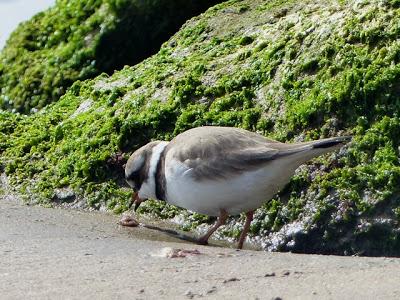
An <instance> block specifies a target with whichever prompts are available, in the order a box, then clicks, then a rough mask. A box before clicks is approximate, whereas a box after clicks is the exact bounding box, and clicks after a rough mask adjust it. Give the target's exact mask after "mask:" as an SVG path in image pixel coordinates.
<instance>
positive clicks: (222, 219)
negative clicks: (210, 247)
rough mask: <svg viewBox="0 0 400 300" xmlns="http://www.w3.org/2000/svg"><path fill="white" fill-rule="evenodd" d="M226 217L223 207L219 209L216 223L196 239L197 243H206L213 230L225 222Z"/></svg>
mask: <svg viewBox="0 0 400 300" xmlns="http://www.w3.org/2000/svg"><path fill="white" fill-rule="evenodd" d="M226 219H228V213H227V212H226V211H225V210H224V209H221V211H220V214H219V218H218V220H217V223H215V225H214V226H213V227H211V228H210V229H209V230H208V231H207V233H206V234H205V235H203V236H202V237H201V238H200V239H199V240H198V241H197V243H198V244H200V245H207V244H208V239H209V238H210V236H211V235H212V234H213V233H214V232H215V230H217V229H218V228H219V227H220V226H222V225H224V224H225V222H226Z"/></svg>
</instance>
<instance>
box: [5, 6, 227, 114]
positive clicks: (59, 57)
mask: <svg viewBox="0 0 400 300" xmlns="http://www.w3.org/2000/svg"><path fill="white" fill-rule="evenodd" d="M219 2H221V1H217V0H206V1H196V0H193V1H187V0H181V1H175V2H173V3H172V2H170V1H165V0H158V1H145V2H143V1H137V0H122V1H117V0H90V1H77V0H74V1H66V0H59V1H57V3H56V5H55V6H54V7H52V8H50V9H49V10H47V11H45V12H42V13H39V14H37V15H36V16H35V17H33V18H32V19H31V20H29V21H27V22H25V23H23V24H21V25H20V26H19V27H18V29H17V30H16V31H15V32H13V34H12V35H11V37H10V38H9V40H8V41H7V45H6V47H5V48H4V49H3V50H2V52H1V55H0V75H1V76H0V86H1V87H2V88H1V93H0V108H3V109H9V110H14V111H18V112H21V113H30V112H35V111H36V110H37V109H41V108H43V107H44V106H46V105H47V104H49V103H51V102H54V101H57V100H58V99H59V98H60V96H61V95H63V94H64V93H65V92H66V90H67V88H68V87H70V86H71V85H72V83H74V82H75V81H76V80H83V79H87V78H93V77H95V76H97V75H98V74H100V73H102V72H107V73H109V74H111V73H112V72H114V70H118V69H120V68H122V67H123V66H124V65H133V64H135V63H137V62H140V61H141V60H143V59H144V58H146V57H148V56H150V55H151V54H153V53H155V52H157V51H158V49H159V47H160V45H161V44H162V43H163V42H164V41H165V40H167V38H168V37H169V36H170V35H171V34H172V33H173V32H175V31H176V30H177V29H178V28H179V27H180V26H181V25H182V23H183V22H184V21H186V20H187V19H189V18H191V17H192V16H194V15H196V14H198V13H200V12H202V11H204V10H205V9H207V8H208V7H210V6H212V5H214V4H217V3H219ZM127 36H129V38H126V37H127Z"/></svg>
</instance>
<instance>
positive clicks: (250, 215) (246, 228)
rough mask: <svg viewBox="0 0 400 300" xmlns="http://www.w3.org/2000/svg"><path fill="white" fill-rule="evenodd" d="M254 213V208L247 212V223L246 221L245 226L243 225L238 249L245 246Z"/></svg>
mask: <svg viewBox="0 0 400 300" xmlns="http://www.w3.org/2000/svg"><path fill="white" fill-rule="evenodd" d="M253 214H254V210H252V211H249V212H247V213H246V223H244V227H243V230H242V233H241V235H240V238H239V243H238V246H237V248H238V249H242V248H243V243H244V240H245V239H246V236H247V233H248V232H249V229H250V224H251V221H253Z"/></svg>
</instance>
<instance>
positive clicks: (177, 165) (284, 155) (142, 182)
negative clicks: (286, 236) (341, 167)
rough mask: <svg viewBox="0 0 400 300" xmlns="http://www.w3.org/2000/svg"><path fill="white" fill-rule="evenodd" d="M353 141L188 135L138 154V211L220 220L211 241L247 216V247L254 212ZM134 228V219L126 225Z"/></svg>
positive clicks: (224, 130) (133, 166)
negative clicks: (161, 208) (151, 207)
mask: <svg viewBox="0 0 400 300" xmlns="http://www.w3.org/2000/svg"><path fill="white" fill-rule="evenodd" d="M350 139H351V137H348V136H343V137H333V138H327V139H320V140H316V141H310V142H301V143H290V144H288V143H281V142H278V141H275V140H272V139H268V138H265V137H264V136H262V135H259V134H257V133H253V132H250V131H247V130H244V129H239V128H232V127H214V126H205V127H198V128H193V129H190V130H187V131H185V132H183V133H181V134H179V135H178V136H176V137H175V138H174V139H173V140H171V141H170V142H166V141H154V142H150V143H148V144H147V145H145V146H143V147H141V148H140V149H138V150H137V151H135V152H134V153H133V154H132V155H131V156H130V158H129V160H128V162H127V164H126V167H125V176H126V180H127V182H128V184H129V185H130V186H131V187H132V189H133V190H134V194H133V197H132V203H134V204H135V211H136V209H137V208H138V207H139V205H140V203H142V202H143V201H144V200H147V199H149V198H151V199H158V200H161V201H166V202H168V203H169V204H173V205H176V206H179V207H182V208H185V209H188V210H190V211H193V212H197V213H200V214H205V215H209V216H218V220H217V222H216V223H215V225H214V226H212V227H211V228H210V229H209V230H208V231H207V233H206V234H204V235H203V236H202V237H200V238H199V239H198V243H199V244H207V242H208V239H209V237H210V236H211V235H212V234H213V233H214V232H215V231H216V230H217V229H218V228H219V227H220V226H221V225H223V224H225V222H226V220H227V218H228V216H229V215H238V214H241V213H245V214H246V222H245V225H244V228H243V231H242V233H241V235H240V238H239V243H238V248H242V247H243V243H244V241H245V239H246V236H247V233H248V231H249V229H250V224H251V221H252V220H253V214H254V211H255V210H256V209H257V208H259V207H260V206H261V205H262V204H263V203H264V202H265V201H268V200H270V199H271V198H272V197H273V196H274V195H275V194H276V193H277V192H278V191H279V190H280V189H282V188H283V187H284V186H285V185H286V184H287V183H288V182H289V180H290V178H291V176H292V175H293V174H294V172H295V170H296V168H298V167H299V166H300V165H301V164H304V163H305V162H307V161H308V160H310V159H312V158H314V157H316V156H319V155H322V154H324V153H327V152H330V151H333V150H335V149H338V148H340V147H341V146H342V145H343V144H344V143H346V142H348V141H349V140H350ZM121 224H122V225H125V226H129V225H131V224H132V223H130V222H129V219H125V220H123V221H121Z"/></svg>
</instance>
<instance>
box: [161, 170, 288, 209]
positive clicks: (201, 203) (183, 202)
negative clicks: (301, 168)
mask: <svg viewBox="0 0 400 300" xmlns="http://www.w3.org/2000/svg"><path fill="white" fill-rule="evenodd" d="M271 167H272V168H271ZM279 168H280V169H279ZM287 171H288V170H286V171H282V168H281V167H280V166H271V165H270V166H269V168H263V169H258V170H256V171H248V172H244V173H241V174H240V175H237V176H235V177H232V178H227V179H218V180H201V181H197V180H195V179H193V177H191V176H188V175H187V173H186V174H185V173H182V172H176V173H174V172H170V174H168V175H169V176H167V178H166V183H167V186H166V192H167V201H168V202H169V203H171V204H173V205H176V206H179V207H183V208H186V209H188V210H191V211H194V212H197V213H201V214H206V215H210V216H218V215H219V214H220V211H221V209H224V210H226V211H227V213H228V214H230V215H237V214H240V213H242V212H247V211H251V210H254V209H256V208H258V207H260V206H261V205H262V203H263V202H264V201H266V200H270V199H271V198H272V197H273V196H274V195H275V194H276V193H277V192H278V191H279V190H280V189H281V188H282V187H283V186H284V185H285V184H286V183H287V182H288V181H289V179H290V175H291V174H292V173H293V172H290V173H291V174H290V175H289V174H283V173H288V172H287ZM293 171H294V170H293Z"/></svg>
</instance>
